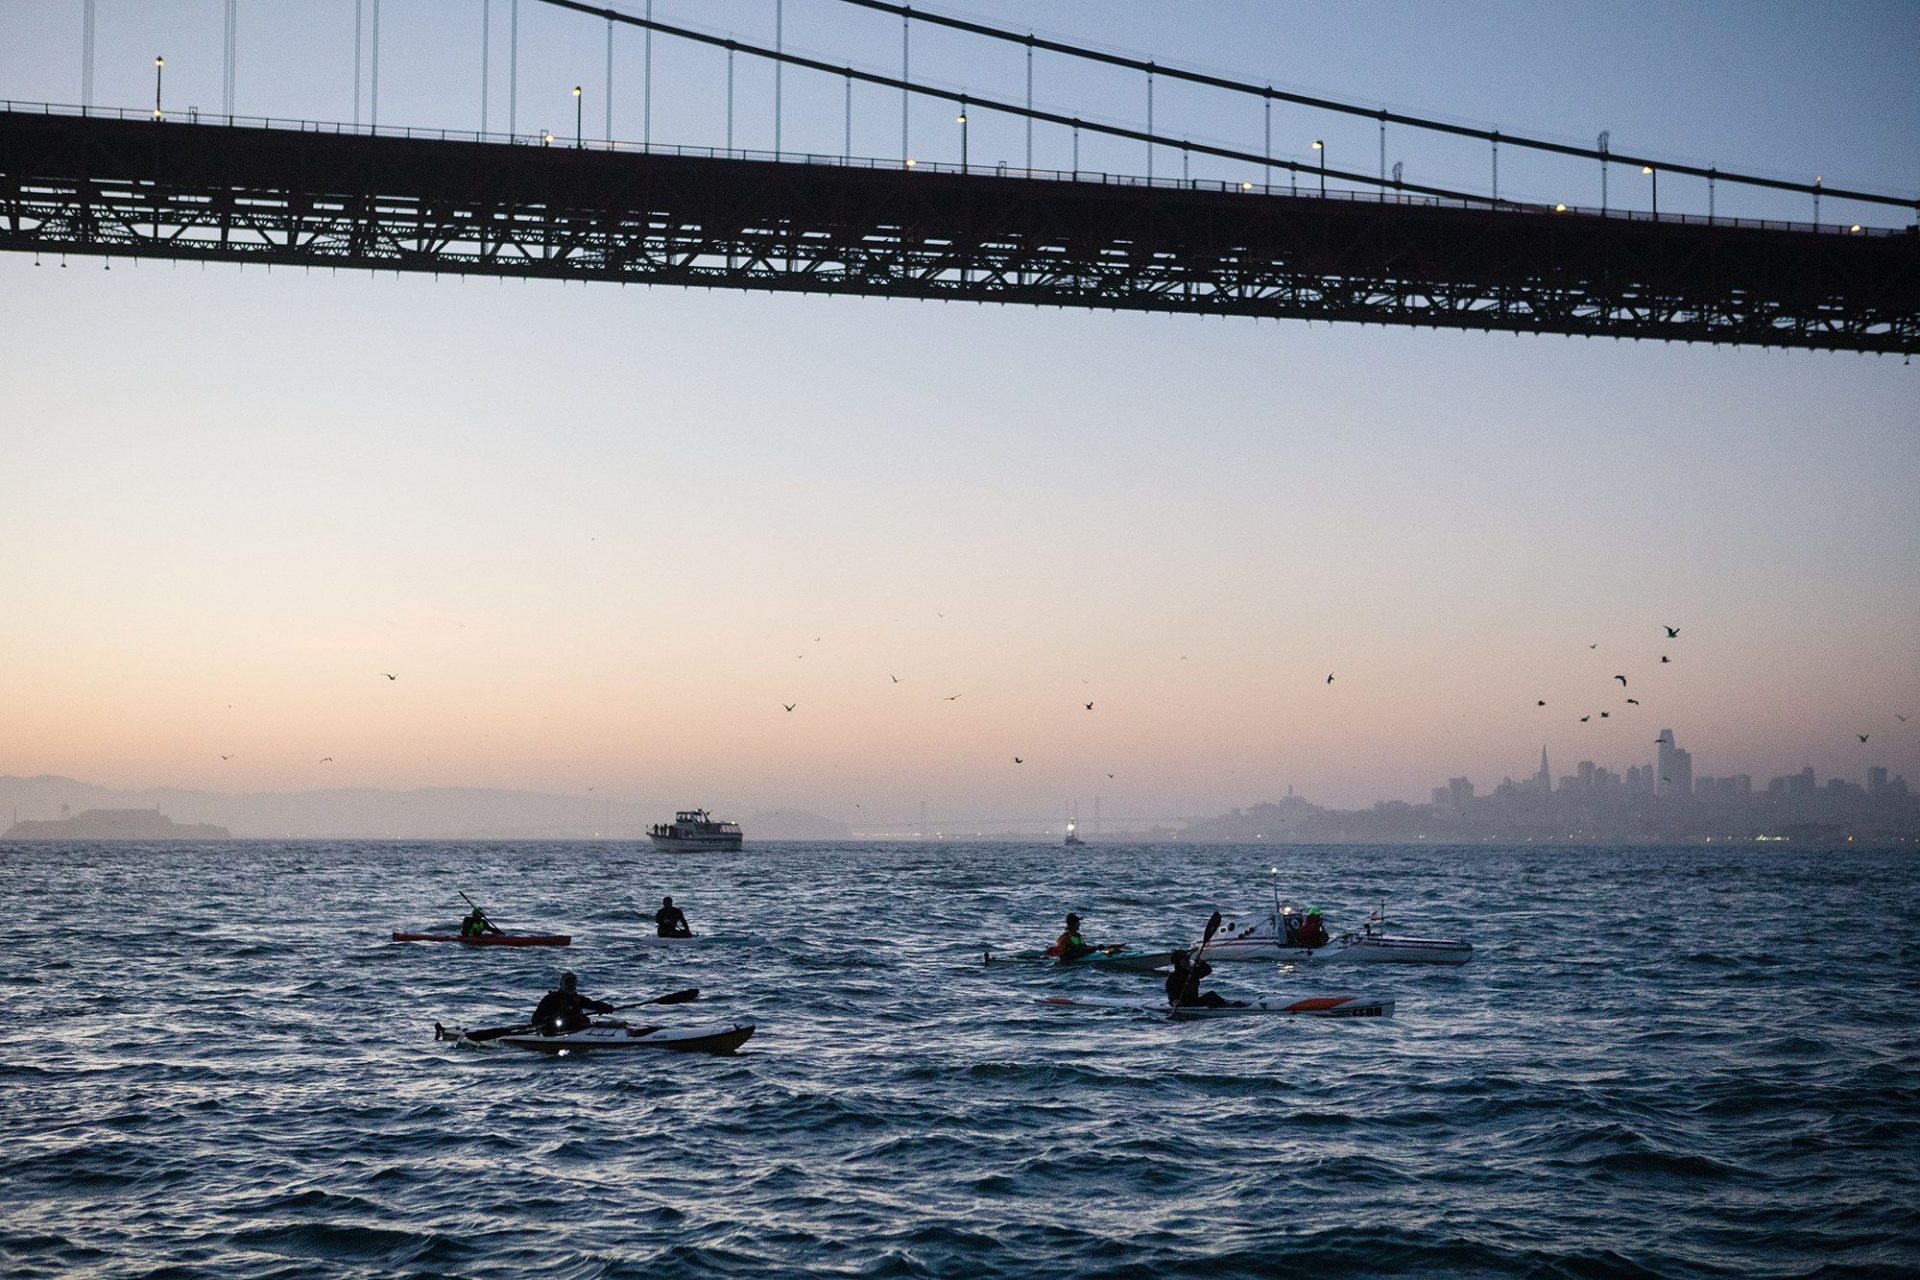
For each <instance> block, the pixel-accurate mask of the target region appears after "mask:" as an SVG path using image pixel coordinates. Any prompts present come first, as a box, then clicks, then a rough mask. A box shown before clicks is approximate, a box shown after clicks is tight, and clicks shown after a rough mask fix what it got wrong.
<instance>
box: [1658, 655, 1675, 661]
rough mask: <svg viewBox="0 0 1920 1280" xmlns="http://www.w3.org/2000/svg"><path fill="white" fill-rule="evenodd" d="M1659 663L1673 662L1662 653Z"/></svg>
mask: <svg viewBox="0 0 1920 1280" xmlns="http://www.w3.org/2000/svg"><path fill="white" fill-rule="evenodd" d="M1660 661H1662V662H1672V661H1673V659H1672V658H1669V657H1668V656H1667V655H1666V654H1664V653H1663V654H1661V655H1660Z"/></svg>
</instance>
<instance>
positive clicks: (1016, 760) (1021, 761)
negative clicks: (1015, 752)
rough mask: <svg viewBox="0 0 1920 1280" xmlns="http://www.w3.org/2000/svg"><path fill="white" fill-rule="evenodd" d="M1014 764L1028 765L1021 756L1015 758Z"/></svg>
mask: <svg viewBox="0 0 1920 1280" xmlns="http://www.w3.org/2000/svg"><path fill="white" fill-rule="evenodd" d="M1013 762H1014V763H1015V764H1025V763H1026V761H1025V760H1022V759H1021V758H1020V757H1019V756H1015V757H1014V758H1013Z"/></svg>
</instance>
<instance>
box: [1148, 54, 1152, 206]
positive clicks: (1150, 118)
mask: <svg viewBox="0 0 1920 1280" xmlns="http://www.w3.org/2000/svg"><path fill="white" fill-rule="evenodd" d="M1147 132H1148V133H1152V132H1153V64H1152V63H1151V62H1149V63H1148V64H1147ZM1147 181H1148V182H1152V181H1153V144H1152V143H1151V142H1149V143H1148V144H1147Z"/></svg>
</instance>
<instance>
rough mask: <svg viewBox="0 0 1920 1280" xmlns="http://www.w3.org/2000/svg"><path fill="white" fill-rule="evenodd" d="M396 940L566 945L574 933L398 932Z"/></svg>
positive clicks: (462, 943) (495, 945) (571, 940)
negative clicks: (470, 933)
mask: <svg viewBox="0 0 1920 1280" xmlns="http://www.w3.org/2000/svg"><path fill="white" fill-rule="evenodd" d="M393 940H394V941H395V942H458V943H460V944H461V945H462V946H468V947H566V946H572V945H573V935H571V934H566V933H476V934H474V935H473V936H472V937H470V938H463V937H461V936H460V935H459V934H457V933H396V934H394V935H393Z"/></svg>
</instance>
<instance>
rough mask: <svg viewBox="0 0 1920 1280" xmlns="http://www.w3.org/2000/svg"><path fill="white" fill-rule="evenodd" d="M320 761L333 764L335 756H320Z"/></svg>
mask: <svg viewBox="0 0 1920 1280" xmlns="http://www.w3.org/2000/svg"><path fill="white" fill-rule="evenodd" d="M320 763H321V764H332V763H333V757H332V756H321V757H320Z"/></svg>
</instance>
